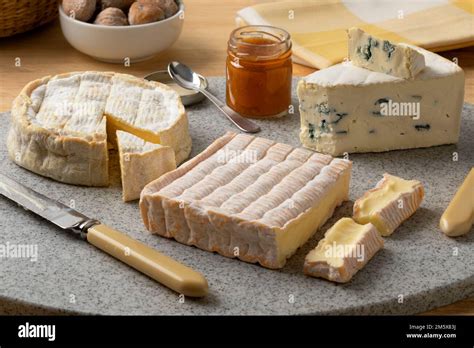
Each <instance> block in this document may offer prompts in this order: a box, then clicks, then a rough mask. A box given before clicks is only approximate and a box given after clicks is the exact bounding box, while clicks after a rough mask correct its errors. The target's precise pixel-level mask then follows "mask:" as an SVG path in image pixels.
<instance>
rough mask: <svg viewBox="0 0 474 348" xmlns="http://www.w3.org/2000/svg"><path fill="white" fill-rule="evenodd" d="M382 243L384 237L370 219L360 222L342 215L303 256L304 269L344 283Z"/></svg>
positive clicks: (314, 274)
mask: <svg viewBox="0 0 474 348" xmlns="http://www.w3.org/2000/svg"><path fill="white" fill-rule="evenodd" d="M383 245H384V242H383V239H382V238H381V237H380V236H379V234H378V232H377V229H376V228H375V226H374V225H372V224H371V223H368V224H366V225H360V224H358V223H356V222H354V220H352V219H351V218H342V219H340V220H339V221H338V222H336V223H335V224H334V226H333V227H331V228H330V229H329V230H328V231H327V232H326V234H325V235H324V238H323V239H321V240H320V241H319V243H318V245H317V247H316V248H315V249H313V250H311V251H310V252H309V254H308V255H307V256H306V259H305V262H304V273H305V274H307V275H309V276H312V277H320V278H325V279H328V280H331V281H333V282H337V283H346V282H348V281H349V280H351V278H352V277H353V276H354V274H356V273H357V272H358V271H359V270H360V269H362V267H364V266H365V265H366V264H367V262H369V260H370V259H371V258H372V257H373V256H374V255H375V254H376V253H377V251H379V250H380V249H382V248H383Z"/></svg>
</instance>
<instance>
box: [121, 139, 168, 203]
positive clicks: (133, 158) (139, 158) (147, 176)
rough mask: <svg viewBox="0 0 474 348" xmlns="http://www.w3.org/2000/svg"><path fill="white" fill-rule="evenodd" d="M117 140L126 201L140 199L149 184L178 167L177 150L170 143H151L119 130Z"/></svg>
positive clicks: (123, 193)
mask: <svg viewBox="0 0 474 348" xmlns="http://www.w3.org/2000/svg"><path fill="white" fill-rule="evenodd" d="M117 144H118V151H119V160H120V172H121V177H122V197H123V200H124V201H125V202H127V201H132V200H135V199H139V198H140V192H141V191H142V189H143V188H144V187H145V185H146V184H148V183H150V182H151V181H153V180H155V179H158V178H159V177H160V176H161V175H163V174H165V173H167V172H169V171H171V170H173V169H176V161H175V158H174V151H173V149H172V148H171V147H169V146H163V145H159V144H153V143H149V142H146V141H145V140H143V139H141V138H138V137H136V136H134V135H132V134H130V133H126V132H122V131H117Z"/></svg>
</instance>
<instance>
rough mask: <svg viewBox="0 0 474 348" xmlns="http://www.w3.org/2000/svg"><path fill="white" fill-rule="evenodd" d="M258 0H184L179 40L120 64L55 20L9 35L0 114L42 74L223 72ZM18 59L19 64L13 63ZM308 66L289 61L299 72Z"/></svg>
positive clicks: (464, 52)
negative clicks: (88, 49) (240, 25)
mask: <svg viewBox="0 0 474 348" xmlns="http://www.w3.org/2000/svg"><path fill="white" fill-rule="evenodd" d="M257 2H262V0H260V1H257V0H219V1H213V0H185V4H186V15H185V20H184V28H183V32H182V34H181V36H180V38H179V40H178V41H177V42H176V43H175V44H174V45H173V47H171V48H170V49H169V50H168V51H166V52H165V53H163V54H162V55H160V56H159V57H156V58H154V59H151V60H149V61H146V62H141V63H136V64H131V66H129V67H126V66H124V65H117V64H107V63H101V62H98V61H96V60H94V59H92V58H89V57H88V56H86V55H84V54H82V53H80V52H78V51H76V50H75V49H74V48H72V47H71V46H70V45H69V44H68V43H67V42H66V40H65V39H64V37H63V35H62V33H61V29H60V27H59V23H58V21H55V22H53V23H51V24H48V25H46V26H43V27H41V28H38V29H36V30H35V31H32V32H29V33H25V34H21V35H17V36H14V37H11V38H3V39H1V38H0V112H2V111H8V110H9V109H10V107H11V103H12V100H13V98H14V97H15V96H16V95H17V94H18V93H19V91H20V90H21V88H22V87H23V86H24V85H25V84H26V83H27V82H29V81H31V80H33V79H36V78H39V77H42V76H45V75H55V74H59V73H64V72H68V71H79V70H114V71H118V72H124V73H129V74H133V75H136V76H144V75H146V74H148V73H149V72H151V71H155V70H162V69H165V68H166V65H167V63H168V62H169V61H170V60H171V59H173V60H178V61H182V62H184V63H186V64H188V65H190V66H192V67H193V68H194V69H195V70H196V71H198V72H200V73H201V74H203V75H206V76H223V75H224V73H225V57H226V43H227V39H228V36H229V33H230V31H231V30H232V29H233V28H234V27H235V21H234V16H235V13H236V11H237V10H238V9H240V8H242V7H245V6H249V5H252V4H254V3H257ZM442 55H443V56H445V57H447V58H450V59H452V58H453V57H457V58H458V61H459V65H460V66H461V67H462V68H463V69H464V71H465V73H466V89H465V91H466V95H465V101H466V102H469V103H473V104H474V47H469V48H464V49H459V50H453V51H448V52H443V53H442ZM17 58H20V60H21V65H20V66H16V65H15V63H16V62H17V61H18V60H17ZM313 71H314V69H310V68H308V67H304V66H301V65H297V64H295V65H294V74H295V75H298V76H301V75H306V74H309V73H311V72H313ZM423 314H427V315H453V314H462V315H474V298H470V299H467V300H464V301H460V302H457V303H454V304H452V305H449V306H445V307H442V308H438V309H435V310H432V311H430V312H427V313H423Z"/></svg>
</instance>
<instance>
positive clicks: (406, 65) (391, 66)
mask: <svg viewBox="0 0 474 348" xmlns="http://www.w3.org/2000/svg"><path fill="white" fill-rule="evenodd" d="M347 33H348V35H349V60H350V61H351V62H352V64H354V65H355V66H359V67H361V68H366V69H369V70H372V71H377V72H381V73H384V74H389V75H393V76H396V77H401V78H403V79H413V78H414V77H415V76H416V75H417V74H418V73H419V72H420V71H422V70H423V69H424V68H425V57H424V56H423V54H421V53H419V52H418V51H416V50H415V49H413V48H411V47H410V46H409V45H406V44H403V43H400V44H394V43H392V42H390V41H388V40H382V39H379V38H376V37H374V36H372V35H369V34H366V33H365V32H364V31H362V30H361V29H359V28H351V29H349V30H348V31H347Z"/></svg>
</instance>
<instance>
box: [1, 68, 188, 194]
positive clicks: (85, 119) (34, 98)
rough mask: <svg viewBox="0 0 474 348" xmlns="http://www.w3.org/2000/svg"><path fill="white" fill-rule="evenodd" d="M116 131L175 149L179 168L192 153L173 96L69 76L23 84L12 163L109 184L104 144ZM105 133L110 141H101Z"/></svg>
mask: <svg viewBox="0 0 474 348" xmlns="http://www.w3.org/2000/svg"><path fill="white" fill-rule="evenodd" d="M116 130H124V131H127V132H130V133H133V134H135V135H136V136H139V137H142V138H143V139H144V140H146V141H149V142H152V143H159V144H161V145H164V146H170V147H171V148H173V150H174V152H175V154H176V161H177V163H180V162H182V161H183V160H184V159H186V158H187V156H188V155H189V153H190V151H191V138H190V136H189V134H188V120H187V117H186V113H185V111H184V106H183V105H182V103H181V101H180V99H179V96H178V95H177V93H176V92H175V91H173V90H172V89H171V88H169V87H167V86H165V85H163V84H160V83H157V82H153V81H146V80H143V79H140V78H137V77H134V76H131V75H125V74H117V73H113V72H94V71H86V72H75V73H67V74H61V75H56V76H53V77H51V76H47V77H44V78H42V79H39V80H35V81H32V82H30V83H28V84H27V85H26V86H25V87H24V89H23V90H22V91H21V93H20V94H19V96H18V97H17V98H16V99H15V101H14V102H13V107H12V125H11V127H10V130H9V134H8V140H7V147H8V151H9V155H10V158H11V159H12V160H13V161H14V162H15V163H17V164H18V165H20V166H22V167H25V168H26V169H29V170H31V171H33V172H35V173H38V174H41V175H44V176H47V177H50V178H53V179H55V180H58V181H62V182H65V183H70V184H79V185H87V186H106V185H107V184H108V152H107V140H109V141H111V142H115V141H116V139H115V137H116V135H115V132H116ZM107 135H109V138H108V137H107Z"/></svg>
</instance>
